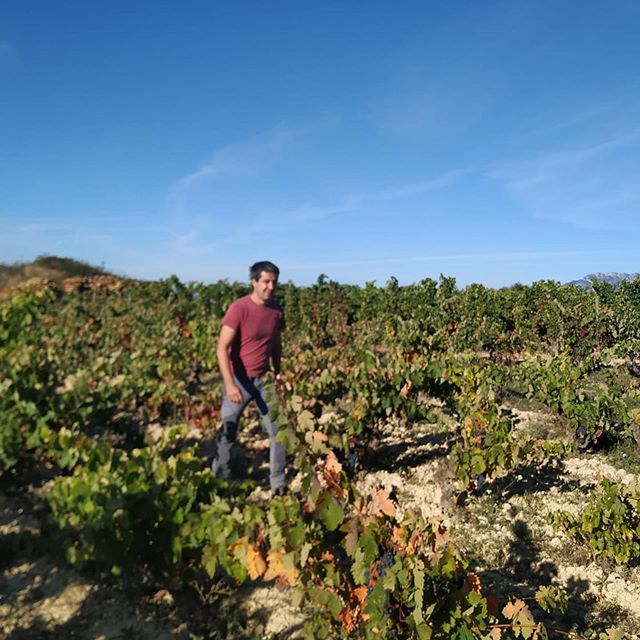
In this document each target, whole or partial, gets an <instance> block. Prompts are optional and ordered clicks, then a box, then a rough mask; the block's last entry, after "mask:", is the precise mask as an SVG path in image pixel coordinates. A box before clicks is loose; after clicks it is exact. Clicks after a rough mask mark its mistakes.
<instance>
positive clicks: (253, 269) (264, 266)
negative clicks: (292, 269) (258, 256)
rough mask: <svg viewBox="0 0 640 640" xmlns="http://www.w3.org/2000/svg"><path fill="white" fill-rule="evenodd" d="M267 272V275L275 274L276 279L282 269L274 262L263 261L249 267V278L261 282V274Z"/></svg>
mask: <svg viewBox="0 0 640 640" xmlns="http://www.w3.org/2000/svg"><path fill="white" fill-rule="evenodd" d="M263 271H266V272H267V273H274V274H275V276H276V278H277V277H278V276H279V275H280V269H278V267H276V265H275V264H273V262H269V261H268V260H261V261H260V262H256V263H255V264H252V265H251V266H250V267H249V277H250V278H251V280H260V274H261V273H262V272H263Z"/></svg>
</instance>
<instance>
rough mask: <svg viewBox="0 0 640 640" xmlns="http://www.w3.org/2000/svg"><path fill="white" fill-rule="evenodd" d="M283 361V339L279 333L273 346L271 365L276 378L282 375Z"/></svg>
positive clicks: (274, 339)
mask: <svg viewBox="0 0 640 640" xmlns="http://www.w3.org/2000/svg"><path fill="white" fill-rule="evenodd" d="M281 360H282V338H281V337H280V333H278V334H277V335H276V336H275V337H274V338H273V343H272V345H271V365H272V367H273V373H274V374H275V376H276V377H278V376H279V375H280V361H281Z"/></svg>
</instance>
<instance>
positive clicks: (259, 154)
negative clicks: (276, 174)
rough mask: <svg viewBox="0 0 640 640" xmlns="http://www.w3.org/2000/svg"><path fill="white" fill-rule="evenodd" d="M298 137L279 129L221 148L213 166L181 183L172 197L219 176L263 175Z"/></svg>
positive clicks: (212, 161)
mask: <svg viewBox="0 0 640 640" xmlns="http://www.w3.org/2000/svg"><path fill="white" fill-rule="evenodd" d="M295 134H296V132H295V131H294V130H293V129H290V128H287V127H284V126H279V127H276V128H274V129H272V130H270V131H267V132H265V133H261V134H259V135H257V136H253V137H252V138H249V139H247V140H242V141H240V142H236V143H233V144H230V145H227V146H225V147H221V148H220V149H218V150H217V151H215V152H214V154H213V157H212V159H211V160H210V161H209V162H207V163H205V164H204V165H202V166H201V167H199V168H198V169H197V170H196V171H194V172H192V173H190V174H188V175H185V176H183V177H182V178H180V179H179V180H177V181H176V182H175V183H174V184H173V185H172V187H171V189H170V193H172V194H175V193H176V192H178V191H183V190H185V189H187V188H189V187H191V186H193V185H194V184H196V183H198V182H201V181H203V180H205V179H207V178H212V177H215V176H223V175H227V176H228V175H247V174H248V175H251V174H257V173H261V172H263V171H264V170H265V169H267V168H269V167H270V166H271V165H272V164H273V163H274V162H275V161H276V160H277V159H278V157H279V156H280V155H281V154H282V152H283V150H284V149H285V148H286V147H287V145H288V144H289V143H290V142H291V140H292V139H293V137H294V136H295Z"/></svg>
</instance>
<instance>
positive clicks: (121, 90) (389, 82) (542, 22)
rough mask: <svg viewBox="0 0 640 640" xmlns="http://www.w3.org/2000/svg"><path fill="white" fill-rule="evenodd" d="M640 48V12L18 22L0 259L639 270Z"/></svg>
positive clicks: (165, 7) (540, 274)
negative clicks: (52, 257)
mask: <svg viewBox="0 0 640 640" xmlns="http://www.w3.org/2000/svg"><path fill="white" fill-rule="evenodd" d="M638 33H640V3H638V2H637V1H636V0H616V1H615V2H610V3H604V2H595V1H591V0H580V1H578V0H575V1H571V2H569V1H565V0H553V1H551V0H537V1H535V2H525V1H524V0H512V1H509V2H498V1H487V2H469V1H467V2H460V1H455V0H454V1H452V2H448V3H444V2H403V3H397V2H395V3H392V2H377V1H370V2H368V3H355V2H345V1H344V0H342V1H330V0H323V1H322V2H311V1H307V0H295V1H294V0H290V1H268V2H265V1H263V0H261V1H258V0H256V1H254V2H242V1H238V2H233V3H231V2H225V3H223V2H214V1H201V0H192V1H190V2H187V3H185V2H178V1H177V0H176V1H174V2H168V1H163V0H156V1H154V2H151V1H143V0H139V1H136V2H130V1H129V2H122V1H120V0H112V1H110V2H79V1H75V0H69V1H66V2H59V3H53V2H46V1H44V0H41V1H39V2H32V1H30V0H21V2H17V0H9V2H7V3H4V4H3V8H2V9H1V10H0V96H1V99H0V228H1V229H2V233H1V234H0V261H3V262H14V261H23V260H31V259H33V258H35V257H36V256H38V255H41V254H52V255H63V256H70V257H74V258H77V259H82V260H88V261H90V262H92V263H94V264H101V263H102V264H104V266H105V267H106V268H107V269H109V270H112V271H115V272H116V273H120V274H123V275H129V276H132V277H140V278H161V277H167V276H169V275H171V274H177V275H178V276H179V277H180V278H181V279H182V280H185V281H188V280H197V281H204V282H211V281H214V280H218V279H221V278H227V279H229V280H245V279H246V278H247V268H248V265H249V264H251V263H252V262H254V261H255V260H259V259H270V260H273V261H274V262H276V263H277V264H278V265H279V266H280V268H281V271H282V279H284V280H292V281H293V282H296V283H298V284H307V283H310V282H313V281H315V280H316V278H317V277H318V275H319V274H320V273H324V274H327V275H328V276H329V277H330V278H332V279H334V280H338V281H340V282H345V283H347V282H349V283H364V282H366V281H376V282H377V283H378V284H384V283H385V282H386V281H387V280H388V278H389V277H391V276H394V277H397V278H398V280H399V281H400V282H401V283H409V282H416V281H419V280H421V279H422V278H425V277H431V278H437V277H438V276H439V274H440V273H443V274H445V275H448V276H454V277H455V278H456V279H457V281H458V283H459V284H460V285H461V286H464V285H466V284H469V283H471V282H481V283H484V284H486V285H488V286H507V285H510V284H513V283H514V282H523V283H529V282H532V281H534V280H539V279H554V280H560V281H563V282H564V281H567V280H572V279H575V278H579V277H581V276H583V275H585V274H587V273H591V272H594V271H623V272H636V271H640V260H639V259H638V254H639V252H638V247H640V180H639V179H638V178H639V175H638V174H639V167H640V154H639V150H640V64H639V63H640V38H639V37H638Z"/></svg>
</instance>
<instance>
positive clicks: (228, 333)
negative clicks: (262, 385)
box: [216, 324, 242, 404]
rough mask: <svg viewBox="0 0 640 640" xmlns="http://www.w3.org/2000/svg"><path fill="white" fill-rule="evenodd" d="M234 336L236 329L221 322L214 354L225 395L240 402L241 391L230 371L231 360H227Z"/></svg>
mask: <svg viewBox="0 0 640 640" xmlns="http://www.w3.org/2000/svg"><path fill="white" fill-rule="evenodd" d="M235 337H236V330H235V329H233V328H232V327H230V326H228V325H226V324H223V325H222V329H220V337H219V338H218V348H217V350H216V355H217V356H218V367H219V368H220V373H221V374H222V379H223V381H224V388H225V391H226V392H227V397H228V398H229V400H231V402H235V403H237V404H240V403H241V402H242V392H241V391H240V389H238V386H237V385H236V383H235V382H234V380H233V374H232V373H231V362H230V361H229V349H230V347H231V343H232V342H233V339H234V338H235Z"/></svg>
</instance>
